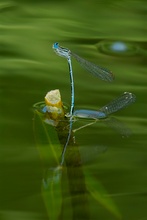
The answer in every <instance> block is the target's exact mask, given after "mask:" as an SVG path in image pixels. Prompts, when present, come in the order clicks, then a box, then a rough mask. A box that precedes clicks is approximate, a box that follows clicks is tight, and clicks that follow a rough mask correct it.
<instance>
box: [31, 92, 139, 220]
mask: <svg viewBox="0 0 147 220" xmlns="http://www.w3.org/2000/svg"><path fill="white" fill-rule="evenodd" d="M52 92H53V94H56V95H57V94H58V95H57V99H56V98H54V97H53V96H52V95H51V96H50V93H51V94H52ZM50 97H51V100H48V99H49V98H50ZM59 98H60V94H59V90H54V91H51V92H49V93H48V94H47V95H46V96H45V100H46V105H45V103H43V102H40V103H36V104H35V105H34V108H35V120H34V123H35V125H34V131H35V135H36V136H40V134H42V132H43V133H44V134H45V136H46V137H45V136H44V138H43V137H40V138H41V139H42V138H43V140H42V142H41V144H40V145H38V146H39V147H38V149H39V151H40V155H41V157H42V160H43V161H46V162H45V164H46V166H47V167H46V166H45V167H46V168H45V172H44V178H43V182H42V195H43V197H44V202H45V204H46V207H47V211H48V214H49V216H50V217H51V219H53V220H54V219H65V216H66V215H67V209H68V210H71V211H72V214H71V213H69V215H71V216H72V217H71V219H87V220H88V219H90V209H89V202H88V197H89V195H90V196H92V197H93V198H94V199H95V200H96V201H97V202H98V203H99V204H101V205H102V206H103V207H104V208H105V209H106V210H107V211H109V212H110V213H111V214H113V215H114V216H116V217H118V218H120V216H121V215H120V213H119V211H118V210H117V207H116V206H115V204H114V202H113V200H112V199H111V198H110V197H106V196H104V195H106V194H107V192H106V191H105V188H104V187H103V186H102V185H101V184H100V183H99V181H98V180H96V179H95V178H94V177H93V176H92V175H91V174H90V173H89V172H88V171H86V172H85V171H84V168H83V166H82V164H83V161H84V160H83V159H82V155H84V154H85V150H86V149H85V148H84V153H82V148H80V147H79V146H78V145H77V143H76V142H75V131H78V130H79V129H82V128H83V127H86V126H89V125H92V124H93V123H96V121H97V120H98V119H100V120H101V121H104V123H106V124H107V125H108V126H109V127H112V128H114V129H116V130H117V131H118V132H119V133H121V135H124V136H125V135H126V134H127V135H128V133H129V132H128V130H127V129H126V128H125V126H124V125H123V124H122V123H121V122H119V121H118V120H115V119H113V118H107V117H108V115H109V114H111V113H114V112H116V111H118V110H120V109H122V108H124V107H126V106H128V105H129V104H131V103H133V102H134V101H135V96H134V95H133V94H131V93H124V94H123V95H121V96H119V97H117V98H116V99H114V100H113V101H111V102H110V103H108V104H107V105H105V106H103V107H102V108H101V109H100V110H99V111H91V110H77V111H75V114H73V116H72V117H71V116H70V117H67V116H68V114H66V112H65V114H64V115H63V112H64V110H63V112H62V111H59V110H58V108H62V107H63V105H62V102H61V101H60V99H59ZM50 101H51V102H52V103H51V102H50ZM57 106H58V107H57ZM56 113H57V114H56ZM83 114H84V115H83ZM86 114H87V118H91V119H92V120H93V122H91V123H89V124H87V125H86V126H83V127H81V128H78V129H76V130H72V124H73V121H74V119H75V118H78V120H80V118H83V116H84V118H86ZM102 115H103V116H104V117H102ZM103 118H104V119H103ZM39 123H40V124H39ZM38 126H39V129H42V130H43V131H42V132H38ZM54 132H56V134H57V135H56V136H55V134H54ZM127 135H126V136H127ZM45 139H46V140H45ZM106 149H107V147H105V146H100V147H96V148H93V150H91V151H92V154H91V155H90V154H89V155H88V157H93V153H94V156H98V155H99V154H101V153H103V152H105V151H106ZM48 154H49V156H47V155H48ZM51 155H52V156H51ZM60 156H61V157H60ZM60 158H61V159H60ZM93 158H94V157H93ZM65 186H66V187H65ZM69 198H70V205H69ZM79 204H80V206H79ZM83 209H84V210H85V211H84V212H83ZM66 219H69V216H68V217H66Z"/></svg>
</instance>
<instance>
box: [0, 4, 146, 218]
mask: <svg viewBox="0 0 147 220" xmlns="http://www.w3.org/2000/svg"><path fill="white" fill-rule="evenodd" d="M146 21H147V3H146V1H143V0H141V1H139V0H132V1H126V0H121V1H120V0H117V1H116V0H110V1H106V0H103V1H101V0H98V1H96V0H91V1H82V0H76V1H57V0H55V1H45V0H43V1H34V0H31V1H29V0H28V1H27V0H26V1H23V0H21V1H18V0H14V1H8V0H6V1H5V0H0V103H1V106H0V164H1V166H0V219H2V220H3V219H4V220H13V219H15V220H20V219H21V220H23V219H27V220H34V219H35V220H36V219H37V220H47V219H51V218H50V217H49V213H50V209H49V208H50V207H46V206H45V204H44V200H45V199H44V197H43V196H42V191H41V184H42V178H43V168H42V165H41V159H40V153H39V151H38V149H37V147H36V142H35V134H34V129H33V122H34V112H33V108H32V106H33V105H34V103H36V102H39V101H42V100H44V96H45V94H46V93H47V92H48V91H50V90H52V89H60V92H61V95H62V100H63V101H64V102H65V103H68V104H69V105H70V83H69V76H68V67H67V62H66V60H65V59H63V58H61V57H58V56H57V55H56V54H55V53H54V51H53V50H52V44H53V43H54V42H59V43H60V44H61V45H62V46H64V47H67V48H70V49H71V50H72V51H74V52H76V53H77V54H79V55H80V56H82V57H84V58H86V59H88V60H89V61H92V62H94V63H96V64H99V65H100V66H104V67H107V68H109V69H111V70H112V71H113V73H114V75H115V81H114V82H113V83H107V82H103V81H101V80H99V79H96V78H94V77H92V76H90V75H89V74H87V73H86V72H85V70H83V69H82V68H81V67H80V66H79V64H78V63H77V62H76V61H74V60H73V67H74V68H73V69H74V70H73V71H74V80H75V108H76V109H80V108H87V109H93V110H96V109H98V108H99V107H101V106H103V105H105V104H107V103H108V102H110V101H111V100H112V99H114V98H115V97H117V96H119V95H120V94H121V93H123V92H125V91H127V92H131V93H134V94H135V95H136V102H135V103H134V104H132V105H131V106H129V107H128V108H126V109H124V110H122V111H120V112H117V113H116V114H115V115H114V117H116V118H117V119H118V120H120V121H121V122H123V123H124V124H125V126H126V127H128V128H129V129H130V130H131V133H132V134H131V135H130V136H129V137H128V138H123V137H122V135H121V134H119V133H117V132H115V131H114V130H113V129H111V128H110V127H108V126H106V125H105V124H103V123H95V124H94V125H92V126H89V127H87V128H84V129H81V130H79V131H77V132H76V133H75V140H76V143H77V145H78V146H80V149H81V151H80V152H81V155H80V156H81V157H82V158H83V159H82V161H83V164H82V167H80V169H82V173H83V174H82V175H85V177H83V176H82V177H81V176H80V178H82V180H81V182H82V183H84V185H82V187H83V188H84V187H85V184H87V183H88V184H89V185H88V186H89V187H93V186H94V189H96V188H97V189H98V192H99V191H100V192H103V193H102V194H103V196H104V197H105V198H109V199H110V200H111V202H113V204H114V206H115V211H114V210H112V209H111V208H110V207H111V205H110V203H109V202H110V201H108V200H107V199H104V201H106V202H103V199H102V198H99V201H97V200H98V199H95V198H94V197H95V195H96V198H98V195H97V194H94V192H95V191H94V192H93V191H92V189H93V188H90V189H91V192H93V194H92V193H91V194H86V199H85V197H84V202H85V203H84V202H83V203H82V202H81V200H80V199H79V202H77V201H78V199H77V200H75V201H76V208H75V209H74V207H73V204H74V206H75V203H74V202H73V201H74V198H76V196H79V194H76V195H73V194H70V193H69V192H68V193H69V194H68V196H67V197H66V198H65V201H64V205H63V207H62V215H60V217H59V218H58V219H67V220H70V219H74V220H82V219H85V217H84V215H83V213H84V212H85V211H87V214H86V216H87V219H90V220H95V219H107V220H113V219H123V220H146V219H147V213H146V204H147V197H146V194H147V171H146V165H147V159H146V158H147V151H146V150H147V140H146V137H147V129H146V126H147V113H146V112H147V102H146V95H147V76H146V64H147V38H146V26H147V24H146V23H147V22H146ZM116 42H123V44H124V45H125V49H124V50H122V51H114V50H112V48H113V47H112V45H113V44H114V43H116ZM85 123H87V121H86V122H85V121H83V120H82V121H80V120H79V121H77V122H76V123H74V125H73V126H74V129H76V128H77V127H79V126H83V125H84V124H85ZM67 168H68V167H67ZM63 174H64V175H63V177H62V184H63V185H62V193H64V194H65V195H66V193H67V192H66V184H67V182H69V185H70V187H69V191H70V192H71V191H72V183H71V182H70V181H69V180H70V178H71V179H72V178H73V176H72V177H70V175H66V172H65V173H64V172H63ZM90 177H91V178H90ZM76 178H77V177H75V179H76ZM80 178H79V180H78V181H77V182H76V181H75V182H74V183H73V188H74V186H75V185H76V187H77V184H80ZM83 178H85V179H83ZM73 179H74V178H73ZM91 180H94V181H93V182H92V181H91ZM64 183H65V187H64ZM80 187H81V185H80ZM101 188H103V190H101ZM64 191H65V192H64ZM80 192H81V191H80ZM69 195H70V196H69ZM56 199H57V201H58V199H61V198H59V197H57V198H56ZM71 201H72V202H73V203H72V202H71ZM83 204H86V205H85V208H84V207H83ZM57 208H58V207H57ZM73 210H74V211H75V212H76V214H75V215H74V214H73V213H74V211H73ZM116 210H117V211H116ZM57 212H58V210H57ZM75 216H76V217H75ZM53 220H54V219H53Z"/></svg>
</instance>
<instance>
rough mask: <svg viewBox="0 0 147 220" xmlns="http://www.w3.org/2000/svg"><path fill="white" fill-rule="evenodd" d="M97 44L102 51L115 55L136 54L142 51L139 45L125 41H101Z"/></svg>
mask: <svg viewBox="0 0 147 220" xmlns="http://www.w3.org/2000/svg"><path fill="white" fill-rule="evenodd" d="M96 46H97V49H98V50H99V51H100V52H101V53H105V54H110V55H114V56H115V55H116V56H118V55H119V56H124V57H126V56H135V55H136V54H138V53H139V51H140V50H139V48H138V46H137V45H135V44H133V43H132V42H131V43H129V42H125V41H101V42H99V43H98V44H96Z"/></svg>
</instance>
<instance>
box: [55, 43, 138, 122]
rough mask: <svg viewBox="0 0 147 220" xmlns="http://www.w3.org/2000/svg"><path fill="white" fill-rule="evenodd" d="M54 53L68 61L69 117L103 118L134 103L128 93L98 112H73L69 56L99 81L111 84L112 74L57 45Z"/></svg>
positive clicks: (133, 98) (72, 86) (71, 75)
mask: <svg viewBox="0 0 147 220" xmlns="http://www.w3.org/2000/svg"><path fill="white" fill-rule="evenodd" d="M53 49H54V51H55V52H56V53H57V54H58V55H59V56H61V57H64V58H66V59H67V61H68V66H69V73H70V83H71V108H70V116H73V115H75V116H77V117H88V118H105V117H107V116H108V115H109V114H111V113H113V112H116V111H118V110H120V109H122V108H125V107H127V106H128V105H130V104H131V103H132V102H134V101H135V95H134V94H132V93H129V92H125V93H123V94H122V95H120V96H119V97H117V98H116V99H114V100H113V101H112V102H110V103H108V104H107V105H105V106H103V107H102V108H100V109H99V110H98V111H89V110H88V111H87V110H84V109H83V110H76V111H74V98H75V96H74V79H73V70H72V63H71V56H73V57H74V58H75V59H76V60H77V61H78V62H79V63H80V65H81V66H82V67H83V68H84V69H86V70H87V71H88V72H89V73H91V74H92V75H94V76H96V77H98V78H100V79H101V80H104V81H107V82H112V81H113V80H114V75H113V73H112V72H111V71H110V70H108V69H106V68H103V67H100V66H97V65H96V64H94V63H91V62H89V61H87V60H85V59H84V58H82V57H80V56H78V55H77V54H75V53H73V52H71V50H69V49H67V48H64V47H61V46H59V43H54V44H53Z"/></svg>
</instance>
